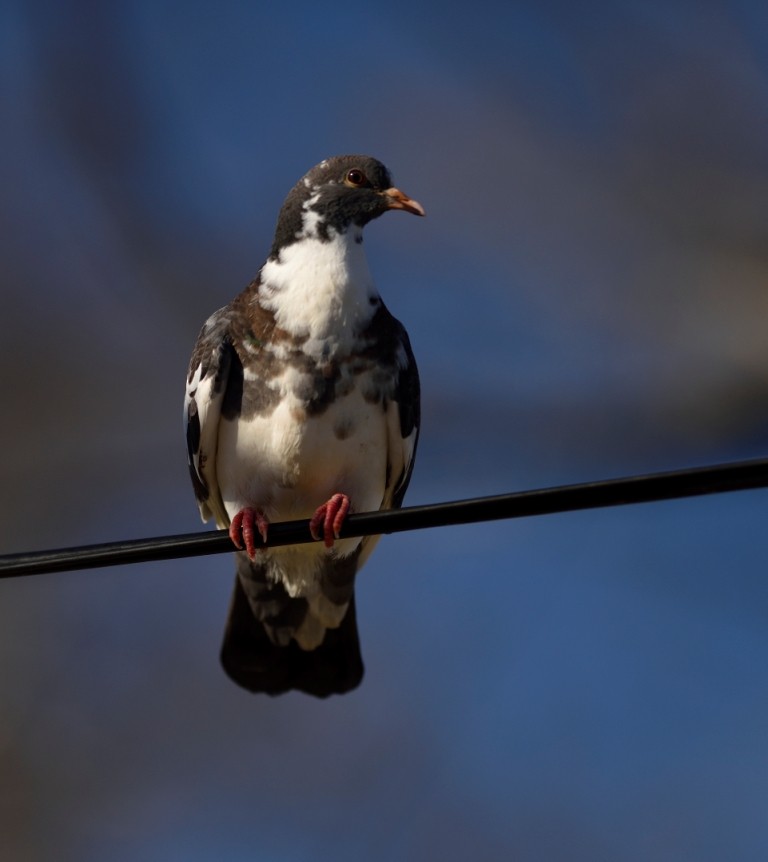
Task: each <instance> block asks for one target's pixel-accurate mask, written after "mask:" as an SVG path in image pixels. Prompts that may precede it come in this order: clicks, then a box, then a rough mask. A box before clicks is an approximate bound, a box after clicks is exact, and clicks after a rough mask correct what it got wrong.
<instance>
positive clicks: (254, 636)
mask: <svg viewBox="0 0 768 862" xmlns="http://www.w3.org/2000/svg"><path fill="white" fill-rule="evenodd" d="M265 589H267V590H268V592H269V595H268V596H265V606H267V604H266V603H267V602H268V607H269V611H270V613H269V623H268V624H270V627H271V630H272V631H274V627H275V625H276V624H279V625H284V626H289V627H290V626H292V625H294V626H295V625H296V624H300V622H301V619H302V618H303V616H304V614H305V613H306V610H307V602H306V600H305V599H302V598H292V597H291V596H289V595H288V593H287V592H286V591H285V589H284V588H283V586H282V584H274V583H271V584H269V585H268V586H267V585H266V584H265ZM221 663H222V665H223V667H224V670H225V671H226V672H227V674H228V675H229V676H230V677H231V678H232V679H233V680H234V681H235V682H236V683H237V684H238V685H240V686H242V687H243V688H246V689H248V690H249V691H252V692H263V693H265V694H270V695H277V694H284V693H285V692H287V691H291V690H292V689H294V690H296V691H303V692H305V693H306V694H312V695H314V696H315V697H328V695H330V694H344V692H347V691H351V690H352V689H353V688H356V687H357V686H358V685H359V684H360V681H361V680H362V678H363V660H362V656H361V654H360V641H359V638H358V634H357V619H356V615H355V597H354V594H352V595H351V597H350V600H349V606H348V608H347V611H346V613H345V615H344V618H343V619H342V621H341V623H340V625H339V626H338V628H329V629H327V630H326V632H325V637H324V638H323V640H322V643H321V644H320V645H319V646H317V647H316V648H315V649H312V650H305V649H302V648H301V647H300V646H299V644H298V643H297V642H296V641H295V640H293V639H292V638H291V639H289V640H288V642H287V644H286V645H285V646H280V645H278V644H277V643H275V642H274V641H273V640H272V638H270V636H269V634H267V629H266V627H265V622H264V621H262V620H261V619H259V618H257V616H256V614H255V613H254V610H253V607H252V605H251V602H250V601H249V600H248V596H247V595H246V593H245V590H244V588H243V585H242V583H241V581H240V577H237V578H236V579H235V589H234V592H233V594H232V603H231V605H230V609H229V618H228V619H227V627H226V630H225V632H224V642H223V644H222V647H221Z"/></svg>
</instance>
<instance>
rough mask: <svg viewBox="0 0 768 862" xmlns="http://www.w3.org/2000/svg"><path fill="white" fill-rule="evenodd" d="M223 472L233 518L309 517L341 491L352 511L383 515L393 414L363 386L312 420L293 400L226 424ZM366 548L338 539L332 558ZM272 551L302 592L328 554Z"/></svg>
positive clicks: (309, 548) (304, 548)
mask: <svg viewBox="0 0 768 862" xmlns="http://www.w3.org/2000/svg"><path fill="white" fill-rule="evenodd" d="M216 468H217V475H218V483H219V488H220V491H221V497H222V500H223V502H224V506H225V508H226V510H227V513H228V514H229V517H230V519H231V518H232V517H233V516H234V515H235V514H236V513H237V512H239V511H240V510H241V509H243V508H245V507H253V508H259V509H261V510H262V511H263V512H264V514H265V515H266V516H267V518H268V519H269V521H270V522H276V521H287V520H294V519H299V518H310V517H311V516H312V515H313V514H314V513H315V510H316V509H317V507H318V506H320V505H322V504H323V503H325V502H326V501H327V500H328V499H329V498H330V497H331V496H332V495H333V494H335V493H339V492H341V493H344V494H346V495H347V496H348V497H349V499H350V502H351V508H352V510H353V511H358V512H367V511H376V510H378V509H379V508H381V504H382V500H383V498H384V492H385V483H386V470H387V426H386V415H385V412H384V410H383V408H382V405H381V404H371V403H368V402H366V401H365V399H364V398H363V396H362V394H361V393H360V390H359V388H357V387H356V388H354V389H353V390H352V391H351V392H349V393H348V394H347V395H344V396H342V397H339V398H337V399H336V400H335V401H333V402H332V403H331V404H330V405H329V406H328V407H327V408H326V409H325V410H324V411H323V412H322V413H320V414H319V415H316V416H305V415H304V414H303V412H302V409H301V407H300V405H299V403H298V401H296V399H294V398H293V397H292V396H288V397H286V398H283V400H282V401H281V402H280V403H279V404H278V406H277V408H276V409H275V410H274V411H273V412H272V413H270V414H268V415H256V416H251V417H249V418H247V419H243V418H238V419H236V420H231V421H230V420H223V421H222V422H221V425H220V428H219V443H218V454H217V461H216ZM359 543H360V539H346V540H343V541H340V542H337V543H336V545H335V547H334V551H333V553H337V554H342V555H345V554H349V553H351V552H352V551H353V550H354V549H355V548H356V547H357V545H358V544H359ZM269 553H270V556H272V557H273V559H274V561H275V562H276V563H277V562H278V561H279V565H280V568H281V569H282V576H283V580H285V581H293V582H294V584H295V588H296V590H297V593H298V594H301V593H303V592H304V591H305V590H304V589H302V588H300V587H299V583H303V584H304V587H306V586H308V584H307V581H312V580H313V579H314V571H315V568H316V566H315V562H316V560H317V558H318V556H319V555H320V554H323V553H327V551H326V549H325V548H324V546H323V545H322V543H313V544H309V545H297V546H294V547H292V548H286V549H275V550H274V551H270V552H269ZM275 555H276V556H275ZM292 592H293V590H292Z"/></svg>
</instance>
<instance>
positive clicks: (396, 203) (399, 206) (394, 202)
mask: <svg viewBox="0 0 768 862" xmlns="http://www.w3.org/2000/svg"><path fill="white" fill-rule="evenodd" d="M381 194H382V195H383V196H384V197H385V198H386V200H387V209H389V210H405V211H406V212H409V213H413V214H414V215H417V216H423V215H425V213H424V207H423V206H422V205H421V204H420V203H419V202H418V201H415V200H412V199H411V198H409V197H408V195H407V194H405V193H404V192H401V191H400V189H396V188H394V187H392V188H391V189H384V191H383V192H382V193H381Z"/></svg>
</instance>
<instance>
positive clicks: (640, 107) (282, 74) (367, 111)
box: [0, 0, 768, 862]
mask: <svg viewBox="0 0 768 862" xmlns="http://www.w3.org/2000/svg"><path fill="white" fill-rule="evenodd" d="M767 105H768V11H766V6H765V4H764V3H763V2H760V0H742V2H736V0H732V2H728V3H724V2H720V3H718V2H698V0H697V2H693V0H665V1H664V2H661V0H658V2H654V0H647V2H631V0H613V2H589V0H587V2H584V3H580V4H574V3H570V2H564V0H561V2H557V0H543V2H542V0H536V2H532V0H530V2H528V0H523V1H522V2H516V3H500V2H499V3H493V2H479V3H473V4H471V6H470V7H463V6H458V5H457V6H455V7H454V6H452V5H450V4H449V5H445V4H437V3H424V4H414V3H406V2H402V0H390V2H388V3H387V4H384V5H378V6H377V5H373V4H369V5H367V6H366V5H361V4H353V3H337V2H329V3H325V4H318V3H301V2H299V3H293V4H284V5H283V6H280V5H279V4H270V5H268V4H262V3H244V2H243V3H226V2H225V3H216V4H214V3H210V2H190V0H187V2H185V3H180V2H164V3H158V2H156V0H138V2H132V3H109V2H102V3H99V2H94V0H88V2H79V0H69V2H67V3H55V2H40V0H24V2H22V0H4V2H3V3H2V5H0V128H2V135H1V136H0V141H1V143H0V147H1V148H2V158H1V159H0V182H1V183H2V194H1V195H0V279H1V284H2V287H1V288H0V290H1V291H2V294H1V295H2V307H1V310H0V352H1V355H2V362H0V386H1V389H0V391H1V392H2V408H1V412H0V415H1V416H2V422H0V445H1V446H2V451H3V458H2V465H1V466H0V481H1V482H2V490H1V491H0V501H1V503H0V505H2V511H1V513H0V514H1V515H2V518H1V520H0V538H1V540H2V541H0V553H11V552H16V551H26V550H35V549H45V548H55V547H62V546H68V545H78V544H85V543H92V542H105V541H111V540H116V539H122V538H137V537H143V536H153V535H163V534H169V533H171V534H172V533H181V532H187V531H195V530H199V529H201V527H200V522H199V519H198V515H197V509H196V506H195V502H194V498H193V495H192V490H191V487H190V486H189V482H188V477H187V472H186V464H185V453H184V443H183V435H182V422H181V400H182V393H183V378H184V375H185V372H186V367H187V362H188V358H189V355H190V352H191V349H192V345H193V343H194V341H195V338H196V336H197V333H198V330H199V328H200V326H201V324H202V322H203V321H204V319H205V318H206V317H207V316H208V315H209V314H210V313H211V312H212V311H214V310H215V309H216V308H218V307H220V306H221V305H224V304H225V303H226V302H228V301H229V300H230V299H231V298H232V297H233V296H234V295H235V294H236V293H237V292H239V290H240V289H241V288H242V287H243V286H244V285H245V284H246V283H247V282H248V281H249V280H250V279H251V277H252V276H253V275H254V274H255V273H256V271H257V270H258V268H259V267H260V265H261V263H262V262H263V260H264V258H265V256H266V254H267V251H268V249H269V246H270V243H271V238H272V231H273V227H274V223H275V219H276V216H277V212H278V209H279V207H280V205H281V203H282V200H283V198H284V196H285V194H286V193H287V192H288V190H289V189H290V187H291V186H292V185H293V183H294V182H295V181H296V180H297V179H298V178H299V177H300V176H301V175H302V174H303V173H304V172H305V171H306V170H308V169H309V168H310V167H311V166H312V165H314V164H315V163H317V162H318V161H320V160H321V159H322V158H324V157H326V156H329V155H334V154H339V153H345V152H363V153H370V154H372V155H375V156H377V157H378V158H380V159H382V160H383V161H384V162H385V163H386V164H387V165H388V166H389V167H390V169H391V170H392V172H393V174H394V176H395V180H396V182H397V183H398V185H400V187H401V188H403V189H404V190H405V191H406V192H407V193H408V194H409V195H411V196H413V197H415V198H416V199H417V200H419V201H421V203H422V204H423V205H424V206H425V207H426V209H427V214H428V217H427V218H426V219H424V220H417V219H410V218H406V217H405V216H401V215H398V214H394V215H392V216H388V217H387V218H384V219H381V220H380V221H378V222H376V223H375V224H373V225H371V226H370V228H369V230H368V232H367V248H368V253H369V259H370V263H371V268H372V270H373V272H374V276H375V278H376V281H377V284H378V286H379V288H380V290H381V292H382V294H383V295H384V298H385V300H386V302H387V304H388V305H389V307H390V309H391V310H392V311H393V313H394V314H395V315H396V316H397V317H399V318H400V319H401V320H402V321H404V322H405V324H406V326H407V328H408V330H409V332H410V335H411V339H412V342H413V346H414V350H415V352H416V355H417V357H418V360H419V363H420V368H421V373H422V384H423V389H424V404H423V432H422V437H421V444H420V452H419V457H418V461H417V466H416V471H415V474H414V478H413V482H412V485H411V490H410V492H409V496H408V501H407V502H410V503H412V504H416V503H426V502H437V501H441V500H449V499H458V498H463V497H471V496H478V495H482V494H490V493H502V492H506V491H512V490H523V489H526V488H533V487H542V486H547V485H554V484H561V483H569V482H577V481H584V480H591V479H602V478H609V477H612V476H621V475H628V474H632V473H642V472H651V471H657V470H665V469H674V468H678V467H690V466H695V465H700V464H707V463H714V462H720V461H727V460H733V459H740V458H746V457H753V456H762V455H765V454H766V443H768V338H767V337H766V320H767V319H768V235H767V234H768V229H767V228H766V225H768V108H767V107H766V106H767ZM766 501H768V496H767V495H766V492H761V491H752V492H745V493H738V494H730V495H722V496H718V497H713V498H708V499H699V500H688V501H679V502H669V503H660V504H652V505H644V506H635V507H629V508H624V509H620V510H618V509H617V510H602V511H600V510H598V511H593V512H586V513H579V514H568V515H560V516H552V517H545V518H537V519H529V520H523V521H514V522H499V523H494V524H487V525H478V526H474V527H459V528H453V529H442V530H432V531H425V532H421V533H413V534H407V535H401V536H392V537H389V538H385V539H384V540H383V541H382V542H381V544H380V545H379V548H378V550H377V552H376V553H375V554H374V556H373V557H372V559H371V561H370V563H369V564H368V566H367V567H366V569H365V570H364V572H363V573H362V574H361V576H360V578H359V588H358V616H359V623H360V630H361V637H362V643H363V653H364V658H365V660H366V666H367V675H366V678H365V680H364V683H363V685H362V687H361V688H360V689H359V690H358V691H356V692H354V693H353V694H350V695H348V696H346V697H343V698H334V699H331V700H330V701H327V702H320V701H316V700H313V699H310V698H308V697H305V696H303V695H297V694H291V695H288V696H285V697H282V698H279V699H275V700H271V699H268V698H264V697H254V696H251V695H249V694H247V693H245V692H243V691H241V690H239V689H238V688H236V687H235V686H234V685H233V684H231V683H230V682H229V681H228V680H227V678H226V677H225V676H224V674H223V672H222V671H221V670H220V668H219V665H218V649H219V644H220V639H221V634H222V630H223V625H224V620H225V617H226V612H227V605H228V602H229V596H230V590H231V585H232V578H233V575H232V571H233V566H232V561H231V560H230V559H229V558H228V557H227V556H221V557H208V558H203V559H195V560H189V561H181V562H166V563H160V564H148V565H141V566H135V567H121V568H116V569H105V570H100V571H98V570H97V571H90V572H79V573H69V574H60V575H51V576H44V577H37V578H27V579H20V580H16V581H7V582H2V583H0V679H1V680H2V687H1V688H0V857H1V858H2V859H7V860H18V862H37V860H51V859H56V860H68V859H73V860H74V859H76V860H103V859H110V860H113V862H115V860H117V862H122V860H135V859H164V860H184V861H185V862H186V860H189V862H196V860H210V859H227V860H241V859H242V860H245V859H248V860H252V859H265V860H286V862H293V860H315V859H366V860H373V862H377V860H390V859H397V860H427V859H428V860H432V859H441V860H446V862H451V860H464V859H469V858H472V859H515V860H540V859H567V860H595V859H611V860H618V862H624V860H646V859H657V860H667V859H668V860H681V859H691V860H694V859H695V860H697V862H701V860H722V859H724V858H728V859H729V860H736V859H738V860H742V859H743V860H754V859H758V858H765V857H766V854H768V818H766V806H767V804H768V673H767V672H766V667H767V666H768V580H767V573H766V566H767V564H768V530H766V527H765V523H766V521H765V519H766Z"/></svg>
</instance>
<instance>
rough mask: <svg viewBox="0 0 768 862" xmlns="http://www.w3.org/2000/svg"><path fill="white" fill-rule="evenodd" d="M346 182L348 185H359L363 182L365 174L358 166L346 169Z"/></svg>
mask: <svg viewBox="0 0 768 862" xmlns="http://www.w3.org/2000/svg"><path fill="white" fill-rule="evenodd" d="M346 181H347V184H348V185H350V186H361V185H362V184H363V183H364V182H365V174H364V173H363V172H362V171H361V170H360V169H359V168H352V170H351V171H347V176H346Z"/></svg>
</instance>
